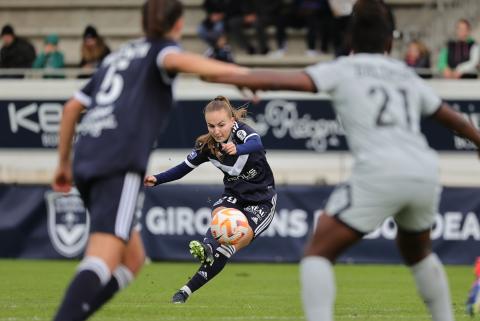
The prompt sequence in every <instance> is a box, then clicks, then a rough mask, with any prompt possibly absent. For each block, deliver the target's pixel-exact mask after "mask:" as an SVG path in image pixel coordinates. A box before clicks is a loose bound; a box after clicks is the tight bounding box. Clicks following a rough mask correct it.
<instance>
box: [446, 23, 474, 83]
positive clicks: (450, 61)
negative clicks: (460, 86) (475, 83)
mask: <svg viewBox="0 0 480 321" xmlns="http://www.w3.org/2000/svg"><path fill="white" fill-rule="evenodd" d="M479 62H480V51H479V46H478V44H477V43H476V42H475V40H473V38H472V37H471V26H470V23H469V22H468V21H467V20H466V19H460V20H459V21H457V24H456V39H455V40H450V41H448V42H447V45H446V47H445V48H443V49H442V51H441V52H440V55H439V57H438V69H439V71H440V72H441V73H442V75H443V77H445V78H449V79H458V78H477V67H478V64H479Z"/></svg>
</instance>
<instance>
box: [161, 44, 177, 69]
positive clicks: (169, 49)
mask: <svg viewBox="0 0 480 321" xmlns="http://www.w3.org/2000/svg"><path fill="white" fill-rule="evenodd" d="M180 51H182V50H181V49H180V48H178V47H177V46H168V47H165V48H163V49H162V50H161V51H160V52H159V53H158V55H157V66H158V68H160V69H163V60H164V59H165V57H166V56H167V55H168V54H169V53H172V52H180Z"/></svg>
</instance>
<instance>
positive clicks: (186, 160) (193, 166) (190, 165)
mask: <svg viewBox="0 0 480 321" xmlns="http://www.w3.org/2000/svg"><path fill="white" fill-rule="evenodd" d="M184 162H185V164H187V166H188V167H190V168H197V166H196V165H193V164H192V163H190V161H189V160H188V159H187V158H185V160H184Z"/></svg>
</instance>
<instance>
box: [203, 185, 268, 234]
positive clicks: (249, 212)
mask: <svg viewBox="0 0 480 321" xmlns="http://www.w3.org/2000/svg"><path fill="white" fill-rule="evenodd" d="M276 205H277V194H275V195H274V196H273V197H272V198H271V199H269V200H265V201H263V202H260V203H255V204H252V203H248V202H242V201H241V200H239V199H238V198H236V197H235V196H233V195H231V194H228V193H224V194H223V195H222V197H221V198H220V199H218V201H216V202H215V203H214V204H213V207H212V211H213V210H215V209H216V208H218V207H230V208H236V209H237V210H239V211H241V212H242V213H243V214H245V216H246V217H247V219H248V224H249V225H250V227H251V228H252V230H253V238H256V237H257V236H258V235H260V234H262V233H263V231H265V230H266V229H267V228H268V226H269V225H270V223H272V221H273V217H274V216H275V207H276Z"/></svg>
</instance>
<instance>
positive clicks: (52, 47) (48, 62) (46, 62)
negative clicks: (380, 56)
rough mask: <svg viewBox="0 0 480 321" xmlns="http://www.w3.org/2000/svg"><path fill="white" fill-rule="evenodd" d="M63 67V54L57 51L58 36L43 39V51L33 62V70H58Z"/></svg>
mask: <svg viewBox="0 0 480 321" xmlns="http://www.w3.org/2000/svg"><path fill="white" fill-rule="evenodd" d="M64 66H65V62H64V58H63V53H62V52H61V51H60V50H59V49H58V35H57V34H50V35H48V36H46V37H45V40H44V47H43V51H42V52H41V53H40V54H39V55H38V56H37V58H36V59H35V61H34V62H33V68H39V69H40V68H48V69H59V68H63V67H64Z"/></svg>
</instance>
